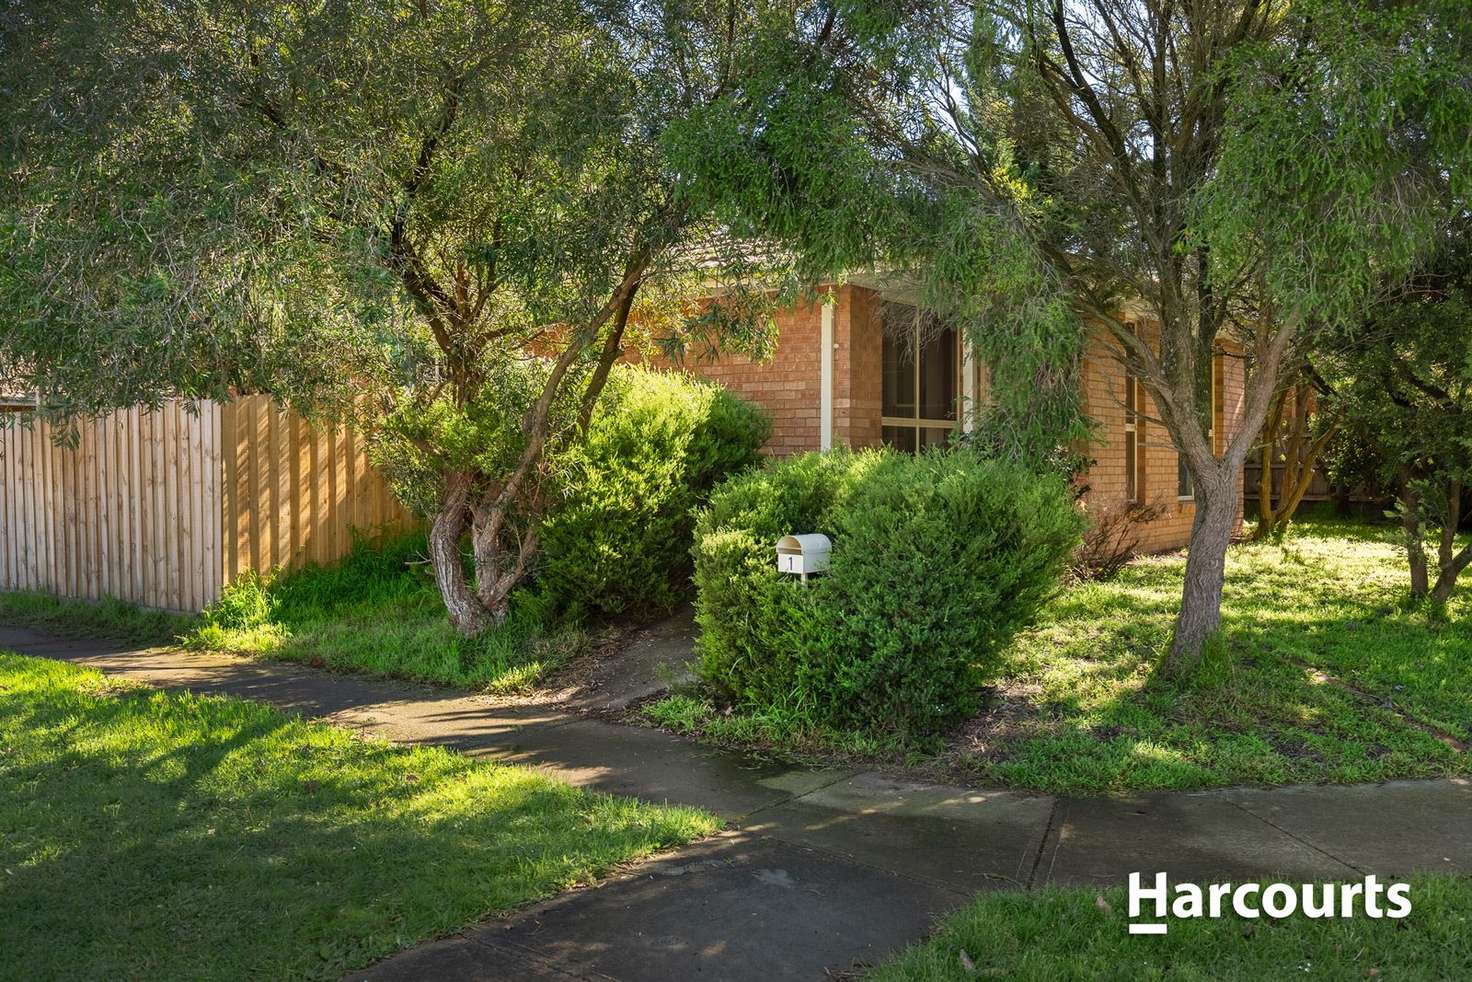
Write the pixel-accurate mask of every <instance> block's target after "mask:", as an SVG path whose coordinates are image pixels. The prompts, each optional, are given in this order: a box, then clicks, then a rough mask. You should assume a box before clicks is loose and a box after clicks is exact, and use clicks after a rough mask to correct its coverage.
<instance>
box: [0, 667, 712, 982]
mask: <svg viewBox="0 0 1472 982" xmlns="http://www.w3.org/2000/svg"><path fill="white" fill-rule="evenodd" d="M0 736H3V738H4V739H3V747H4V751H3V755H0V867H3V868H4V869H5V870H6V873H5V880H4V889H3V890H0V923H3V924H4V931H5V939H6V940H5V949H6V954H5V960H6V962H7V963H8V964H10V965H13V966H25V967H26V975H27V977H31V978H43V977H52V976H62V975H65V976H69V977H83V978H112V977H147V978H239V977H244V976H248V975H249V976H258V977H266V978H278V977H298V976H307V977H321V978H327V977H337V976H339V975H340V974H341V973H342V972H343V971H345V970H348V969H350V968H354V967H360V966H363V965H365V964H367V963H368V962H370V961H372V960H373V959H375V958H377V957H380V956H382V955H385V954H388V953H390V952H392V951H395V950H398V949H400V948H403V947H405V946H407V945H409V944H412V943H414V942H416V941H420V940H424V939H426V938H430V937H434V936H436V935H439V934H443V933H445V932H448V931H451V930H454V929H456V928H458V927H460V926H462V925H464V924H466V923H468V922H470V921H473V920H475V919H478V918H481V917H483V916H486V915H488V914H491V913H494V912H496V911H500V910H506V909H508V908H511V907H514V906H517V905H519V904H522V903H525V902H527V901H530V900H532V899H535V898H539V897H542V896H546V895H548V894H550V893H554V892H556V891H558V890H561V889H563V888H566V887H568V886H570V885H572V884H574V883H577V882H580V881H585V880H587V879H589V878H591V877H594V876H596V875H598V874H600V873H602V872H605V871H607V870H609V869H610V868H612V867H613V866H614V865H616V864H618V863H620V862H623V861H625V860H627V859H629V858H632V857H636V856H640V855H645V854H647V853H649V852H651V851H654V850H656V849H659V848H662V847H665V846H670V845H674V844H677V843H680V842H684V841H687V840H688V839H690V838H692V837H698V836H700V835H703V834H706V833H708V832H709V831H711V830H712V828H713V827H714V823H713V822H712V821H711V820H709V819H708V818H705V817H703V816H701V815H699V814H698V813H695V812H693V811H690V810H685V809H661V808H655V807H651V806H645V805H641V804H638V803H635V802H630V801H621V800H615V799H611V798H606V797H602V796H596V795H589V794H586V793H583V792H580V791H578V790H575V789H573V788H570V787H567V786H565V785H561V784H558V783H555V782H552V781H550V780H548V779H546V778H544V777H541V776H540V775H537V774H535V773H533V772H530V771H525V770H520V769H516V768H508V767H501V766H495V765H486V764H478V763H474V762H471V761H467V760H465V759H463V758H459V757H456V756H454V755H452V754H448V753H445V752H443V751H440V750H434V749H416V750H406V749H403V748H396V747H391V746H389V745H386V744H377V743H370V742H364V741H360V740H356V739H353V738H352V737H351V736H349V735H348V734H346V733H344V732H342V731H337V730H333V729H330V728H328V727H323V726H317V725H312V724H306V723H302V722H299V721H296V720H293V719H291V718H289V717H287V716H284V715H283V714H281V713H278V712H275V711H272V710H269V709H266V708H263V707H260V706H257V705H253V704H250V703H244V702H238V701H234V700H226V699H221V698H215V697H196V696H191V695H187V694H183V693H158V692H153V691H150V690H141V689H119V688H117V687H116V686H113V685H111V684H108V683H104V682H102V681H101V679H100V678H99V677H98V676H97V675H96V674H95V673H91V672H84V671H81V670H78V669H75V668H71V667H69V666H63V665H58V664H55V663H47V662H36V661H32V660H29V659H21V658H19V657H17V656H7V655H0Z"/></svg>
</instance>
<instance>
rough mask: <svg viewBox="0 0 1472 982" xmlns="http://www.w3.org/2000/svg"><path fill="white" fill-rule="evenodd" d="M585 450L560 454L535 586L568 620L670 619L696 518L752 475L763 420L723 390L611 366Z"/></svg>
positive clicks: (683, 587)
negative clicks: (739, 476)
mask: <svg viewBox="0 0 1472 982" xmlns="http://www.w3.org/2000/svg"><path fill="white" fill-rule="evenodd" d="M603 400H604V402H603V404H602V405H601V407H600V411H599V413H598V414H597V415H596V416H595V417H594V418H593V422H592V424H591V425H590V427H589V429H588V433H587V436H586V438H585V439H583V440H581V441H578V442H577V443H575V444H573V445H572V446H570V447H569V448H568V449H567V450H565V451H563V452H561V453H560V454H558V455H557V457H556V460H555V462H554V467H555V468H556V471H557V480H558V482H559V483H560V484H561V485H562V487H563V489H564V490H563V500H562V501H561V502H560V503H559V504H558V506H557V507H556V508H555V510H554V511H553V513H552V514H551V515H550V517H548V518H547V519H546V520H545V521H544V522H543V523H542V527H541V543H542V558H541V565H540V571H539V573H538V579H539V586H540V588H541V589H543V590H545V591H546V592H548V593H549V594H550V595H551V596H552V597H554V598H556V599H557V601H558V602H559V603H560V604H562V605H563V606H564V607H565V608H571V609H572V611H573V612H575V613H581V612H586V613H596V614H602V615H611V614H618V613H622V612H624V611H626V610H630V609H633V610H641V609H667V608H669V607H672V606H674V604H675V603H676V602H677V601H678V600H679V599H680V598H681V597H682V596H683V595H684V594H685V592H686V591H687V590H688V584H689V574H690V536H691V529H692V526H693V523H694V516H693V512H694V510H695V509H696V508H697V507H698V506H699V505H700V504H702V503H703V502H704V500H705V499H706V497H707V496H708V495H709V493H710V490H711V488H713V487H714V486H715V485H716V484H717V483H719V482H720V481H721V480H723V479H725V478H726V477H728V476H730V475H731V474H734V473H736V472H737V471H740V470H744V469H746V468H749V467H751V466H752V465H753V464H755V463H756V462H757V461H758V460H759V459H760V458H759V455H758V450H759V449H760V447H761V445H762V443H764V442H765V441H766V438H767V435H768V433H769V432H770V423H769V421H768V419H767V417H766V415H765V414H763V413H762V412H761V411H760V410H759V409H757V408H756V407H754V406H752V405H750V404H748V403H745V402H742V401H741V400H740V399H737V398H736V397H735V396H732V395H730V394H729V393H727V392H725V391H724V390H722V389H721V388H719V387H718V386H715V385H711V384H709V383H704V382H697V381H693V380H690V379H687V378H685V377H683V376H679V375H674V374H669V373H664V372H656V371H652V370H649V369H644V368H635V367H632V366H619V367H618V368H617V369H615V371H614V373H613V377H612V378H610V380H609V384H608V386H607V388H606V389H605V390H604V394H603Z"/></svg>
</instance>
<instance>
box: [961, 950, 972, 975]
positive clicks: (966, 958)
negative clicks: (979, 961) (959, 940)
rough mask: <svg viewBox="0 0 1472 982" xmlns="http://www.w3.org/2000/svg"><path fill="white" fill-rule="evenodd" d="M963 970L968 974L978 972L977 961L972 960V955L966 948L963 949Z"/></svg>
mask: <svg viewBox="0 0 1472 982" xmlns="http://www.w3.org/2000/svg"><path fill="white" fill-rule="evenodd" d="M961 970H962V971H964V972H965V973H966V974H967V975H974V974H976V963H975V962H973V961H972V960H971V956H970V955H968V954H966V949H965V948H962V949H961Z"/></svg>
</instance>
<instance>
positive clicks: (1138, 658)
mask: <svg viewBox="0 0 1472 982" xmlns="http://www.w3.org/2000/svg"><path fill="white" fill-rule="evenodd" d="M1325 511H1327V509H1325ZM1314 512H1315V509H1307V510H1306V511H1305V513H1302V514H1301V515H1300V516H1299V519H1298V521H1297V522H1295V524H1294V525H1293V526H1292V537H1291V539H1290V540H1289V542H1288V543H1287V544H1286V545H1285V546H1281V547H1280V546H1276V545H1272V544H1268V543H1262V542H1243V543H1239V544H1237V545H1234V546H1233V547H1232V548H1231V550H1230V551H1229V552H1228V555H1227V565H1226V590H1225V594H1224V600H1223V604H1222V618H1223V628H1222V631H1221V633H1220V635H1218V636H1216V637H1214V638H1212V639H1210V640H1209V641H1208V642H1207V644H1206V645H1205V649H1206V650H1205V654H1204V655H1203V661H1202V665H1201V668H1200V670H1199V671H1198V672H1196V673H1193V675H1192V676H1191V677H1190V678H1189V679H1187V680H1186V681H1173V680H1169V679H1165V678H1161V677H1160V676H1159V675H1158V673H1157V666H1158V662H1159V657H1160V653H1161V651H1162V650H1164V648H1165V646H1166V644H1167V643H1168V641H1169V638H1170V631H1171V619H1172V615H1173V605H1174V601H1175V598H1176V597H1178V596H1179V593H1180V589H1181V578H1182V573H1183V569H1184V566H1185V557H1184V556H1183V555H1181V554H1179V553H1177V554H1173V555H1168V556H1146V557H1141V558H1139V559H1137V560H1135V561H1134V562H1132V563H1130V564H1128V565H1127V566H1125V567H1124V568H1123V569H1122V570H1121V571H1120V572H1119V574H1118V576H1117V577H1116V578H1114V579H1112V580H1109V581H1107V582H1088V583H1080V584H1076V585H1072V586H1069V587H1068V588H1067V589H1065V590H1064V591H1063V592H1062V593H1061V594H1060V595H1059V596H1057V597H1055V598H1054V599H1052V600H1051V601H1049V602H1048V603H1047V604H1046V605H1045V606H1044V608H1043V609H1042V611H1041V612H1040V613H1039V615H1038V617H1037V619H1036V623H1035V624H1033V625H1032V626H1030V627H1028V628H1027V629H1025V630H1024V631H1022V632H1021V633H1020V634H1018V636H1017V637H1016V638H1014V639H1013V640H1012V642H1011V643H1010V644H1008V645H1007V646H1006V648H1005V649H1004V650H1003V651H1002V652H1001V654H1000V672H999V676H1000V678H999V685H998V691H997V692H996V693H995V696H994V698H993V699H992V700H990V701H989V704H988V705H987V706H986V708H985V709H984V710H983V711H982V712H981V713H980V714H978V715H977V716H976V717H975V718H974V719H973V720H972V722H971V723H970V724H969V725H968V726H967V727H966V728H965V731H964V733H965V735H964V737H963V738H962V739H960V740H958V741H956V742H955V743H953V744H952V745H951V746H950V747H948V748H946V750H945V752H944V753H943V755H942V756H940V757H939V758H937V759H931V760H928V761H926V762H925V763H926V770H927V772H930V773H933V772H934V771H935V770H936V769H937V768H944V769H947V770H948V771H949V772H950V773H951V774H953V775H954V779H955V780H958V781H963V782H971V783H976V784H980V785H985V786H992V787H1012V788H1018V789H1024V790H1032V791H1043V792H1047V793H1051V794H1071V795H1078V794H1083V795H1090V794H1115V793H1127V792H1133V791H1150V790H1162V789H1173V790H1190V789H1197V788H1211V787H1225V786H1230V785H1241V784H1322V783H1334V784H1361V783H1368V782H1376V781H1387V780H1394V779H1413V778H1437V777H1449V776H1467V775H1472V758H1469V757H1468V755H1467V754H1465V753H1461V752H1459V751H1457V750H1456V749H1454V748H1453V747H1450V746H1448V745H1447V744H1446V743H1444V742H1443V741H1442V740H1441V739H1440V738H1439V737H1438V736H1437V734H1438V733H1441V734H1445V735H1448V736H1450V737H1452V738H1454V739H1455V740H1460V741H1469V740H1472V721H1469V719H1468V717H1467V713H1466V711H1465V707H1466V706H1467V705H1468V704H1472V675H1469V674H1468V673H1467V672H1466V671H1465V666H1466V665H1467V664H1468V662H1469V660H1472V594H1469V593H1466V592H1463V593H1462V594H1460V595H1453V597H1452V598H1451V600H1450V602H1449V604H1448V609H1447V619H1446V620H1445V621H1444V622H1442V621H1437V620H1435V619H1433V618H1431V617H1428V616H1427V614H1426V612H1425V611H1424V610H1421V609H1418V608H1409V607H1407V606H1406V605H1404V604H1402V603H1401V602H1400V601H1401V599H1402V598H1403V596H1404V572H1403V570H1402V569H1401V563H1402V562H1403V559H1402V550H1401V549H1400V547H1399V544H1398V541H1399V533H1398V530H1396V529H1394V528H1391V527H1388V526H1386V525H1384V524H1383V523H1381V524H1374V525H1370V524H1364V523H1360V522H1346V521H1343V520H1334V519H1332V518H1328V517H1325V516H1324V515H1318V514H1314ZM1461 543H1462V544H1463V545H1466V544H1468V539H1467V537H1466V536H1463V537H1462V539H1461ZM1326 679H1335V680H1338V681H1326ZM643 715H644V717H645V718H646V719H648V720H649V721H650V722H652V723H655V724H656V725H659V726H663V727H667V728H669V729H672V730H676V731H678V732H685V733H694V734H698V735H699V736H701V737H702V738H703V739H708V740H713V741H716V742H720V743H731V744H737V745H744V746H748V747H750V746H755V747H759V748H762V749H772V748H775V749H778V750H781V751H785V752H789V753H796V754H817V755H831V754H833V753H839V754H850V753H857V754H859V755H861V757H862V758H864V759H869V760H872V759H874V758H875V757H876V756H878V757H879V759H880V760H881V761H883V762H884V763H885V764H892V763H893V761H894V753H895V751H896V750H897V749H905V748H902V747H900V746H898V741H895V740H893V739H876V738H875V737H874V735H873V734H862V733H856V732H854V731H851V730H837V729H833V728H826V729H825V728H821V727H813V726H811V725H809V726H806V727H804V726H802V725H799V724H796V723H794V721H793V719H792V717H791V716H790V715H782V714H780V713H777V712H774V711H770V710H766V709H762V708H736V709H732V708H729V707H726V708H722V707H720V706H717V705H716V704H715V703H714V702H713V701H712V700H711V699H709V698H698V697H693V696H691V695H690V694H688V693H681V694H676V695H672V696H670V697H668V698H667V699H665V700H662V701H660V702H657V703H653V704H651V705H650V706H648V707H646V708H645V709H644V713H643ZM908 749H910V750H912V751H915V750H921V751H923V750H925V749H926V748H923V747H922V748H913V747H912V748H908Z"/></svg>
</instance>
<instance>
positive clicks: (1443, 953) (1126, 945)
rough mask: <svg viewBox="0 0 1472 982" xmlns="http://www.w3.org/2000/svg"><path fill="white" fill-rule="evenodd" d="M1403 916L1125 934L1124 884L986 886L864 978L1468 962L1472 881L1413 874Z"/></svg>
mask: <svg viewBox="0 0 1472 982" xmlns="http://www.w3.org/2000/svg"><path fill="white" fill-rule="evenodd" d="M1410 898H1411V904H1412V910H1411V913H1410V915H1409V916H1408V917H1407V918H1406V919H1405V920H1389V919H1380V920H1372V919H1369V918H1366V917H1363V916H1360V917H1355V918H1351V919H1339V918H1334V919H1323V920H1312V919H1309V918H1306V917H1301V916H1300V917H1292V918H1287V919H1284V920H1281V921H1274V920H1270V919H1260V920H1255V921H1246V920H1242V919H1240V918H1237V917H1234V916H1230V915H1229V916H1227V917H1224V918H1222V919H1220V920H1211V919H1207V918H1202V919H1196V920H1181V919H1177V920H1172V921H1171V922H1170V925H1169V928H1170V929H1169V932H1168V933H1167V934H1165V935H1164V936H1158V935H1151V936H1140V935H1130V934H1129V933H1128V928H1127V924H1128V917H1127V916H1126V915H1127V914H1128V905H1127V899H1126V897H1125V896H1124V893H1123V891H1121V890H1108V891H1105V892H1103V893H1102V894H1101V893H1097V892H1096V891H1094V890H1077V889H1075V890H1058V889H1048V890H1043V891H1041V892H1038V893H1011V892H1005V893H1004V892H998V893H990V894H983V895H982V896H981V897H979V898H978V899H977V900H976V901H975V902H974V903H973V904H972V905H971V906H970V907H967V908H966V909H965V910H963V911H961V912H960V913H958V914H955V915H954V916H952V917H951V918H950V919H949V920H948V921H947V922H946V923H945V924H944V926H942V928H941V929H940V931H939V932H938V933H937V934H936V936H935V937H934V938H933V939H931V940H929V941H926V942H924V943H922V944H917V945H915V946H913V947H911V948H909V949H908V950H906V951H904V952H902V953H900V954H899V955H897V956H896V957H894V958H893V959H891V960H890V961H889V962H887V963H886V964H884V965H881V966H880V967H879V968H878V969H876V970H875V971H874V972H873V973H872V974H871V975H869V976H868V978H869V979H870V980H871V982H948V980H952V979H954V980H957V982H961V980H973V979H978V978H984V979H1015V980H1018V982H1028V980H1036V982H1056V980H1060V979H1079V980H1084V979H1120V980H1125V979H1130V980H1133V979H1241V980H1244V982H1246V980H1252V982H1256V980H1258V979H1289V978H1311V979H1376V978H1385V979H1426V980H1432V979H1456V978H1466V977H1467V973H1468V970H1469V967H1472V880H1469V879H1468V878H1466V877H1454V876H1422V877H1418V878H1415V879H1413V880H1412V881H1411V892H1410Z"/></svg>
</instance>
